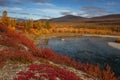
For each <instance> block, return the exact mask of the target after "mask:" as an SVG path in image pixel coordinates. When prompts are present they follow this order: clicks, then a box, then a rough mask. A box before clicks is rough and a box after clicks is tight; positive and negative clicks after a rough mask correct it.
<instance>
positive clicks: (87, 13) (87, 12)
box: [0, 0, 120, 20]
mask: <svg viewBox="0 0 120 80" xmlns="http://www.w3.org/2000/svg"><path fill="white" fill-rule="evenodd" d="M119 5H120V0H0V12H1V14H0V16H1V15H2V12H3V11H4V10H7V11H8V15H9V16H10V17H15V18H24V19H29V18H32V19H34V20H37V19H50V18H57V17H61V16H65V15H76V16H82V17H95V16H102V15H108V14H120V6H119Z"/></svg>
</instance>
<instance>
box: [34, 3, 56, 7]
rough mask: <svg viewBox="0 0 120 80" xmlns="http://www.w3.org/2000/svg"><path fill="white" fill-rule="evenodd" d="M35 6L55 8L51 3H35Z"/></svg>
mask: <svg viewBox="0 0 120 80" xmlns="http://www.w3.org/2000/svg"><path fill="white" fill-rule="evenodd" d="M36 5H39V6H48V7H56V6H55V5H54V4H52V3H36Z"/></svg>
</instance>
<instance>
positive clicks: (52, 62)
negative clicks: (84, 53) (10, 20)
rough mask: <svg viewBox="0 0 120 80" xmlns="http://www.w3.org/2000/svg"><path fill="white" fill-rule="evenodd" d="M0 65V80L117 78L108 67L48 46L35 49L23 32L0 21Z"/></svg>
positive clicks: (107, 79)
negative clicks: (77, 59)
mask: <svg viewBox="0 0 120 80" xmlns="http://www.w3.org/2000/svg"><path fill="white" fill-rule="evenodd" d="M0 67H1V68H0V79H1V80H30V79H34V80H46V79H50V80H99V79H100V80H103V79H104V80H118V79H117V78H116V77H114V72H111V70H110V67H109V66H107V67H106V70H104V69H101V68H100V67H99V66H95V65H91V64H81V63H80V62H76V61H75V60H73V59H70V58H69V57H68V56H63V55H60V54H58V53H56V52H54V51H52V50H51V49H46V48H45V49H44V48H38V47H37V46H36V45H35V44H34V42H33V41H32V40H30V39H29V38H28V37H26V36H25V34H23V33H22V34H21V33H19V32H16V31H15V30H11V29H9V28H8V27H7V26H5V25H3V24H2V23H0ZM99 73H101V74H99ZM68 74H69V75H68ZM108 76H109V77H108Z"/></svg>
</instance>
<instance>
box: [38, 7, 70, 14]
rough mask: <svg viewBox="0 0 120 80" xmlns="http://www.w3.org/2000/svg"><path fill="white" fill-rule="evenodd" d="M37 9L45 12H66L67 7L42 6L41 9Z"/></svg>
mask: <svg viewBox="0 0 120 80" xmlns="http://www.w3.org/2000/svg"><path fill="white" fill-rule="evenodd" d="M37 10H38V11H41V12H45V13H46V12H47V13H61V12H68V11H69V10H68V9H60V8H42V9H37Z"/></svg>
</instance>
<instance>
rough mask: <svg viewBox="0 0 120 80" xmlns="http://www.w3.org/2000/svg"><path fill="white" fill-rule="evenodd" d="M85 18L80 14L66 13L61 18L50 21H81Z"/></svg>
mask: <svg viewBox="0 0 120 80" xmlns="http://www.w3.org/2000/svg"><path fill="white" fill-rule="evenodd" d="M83 19H85V18H84V17H80V16H74V15H66V16H62V17H59V18H53V19H50V21H52V22H79V21H82V20H83Z"/></svg>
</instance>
